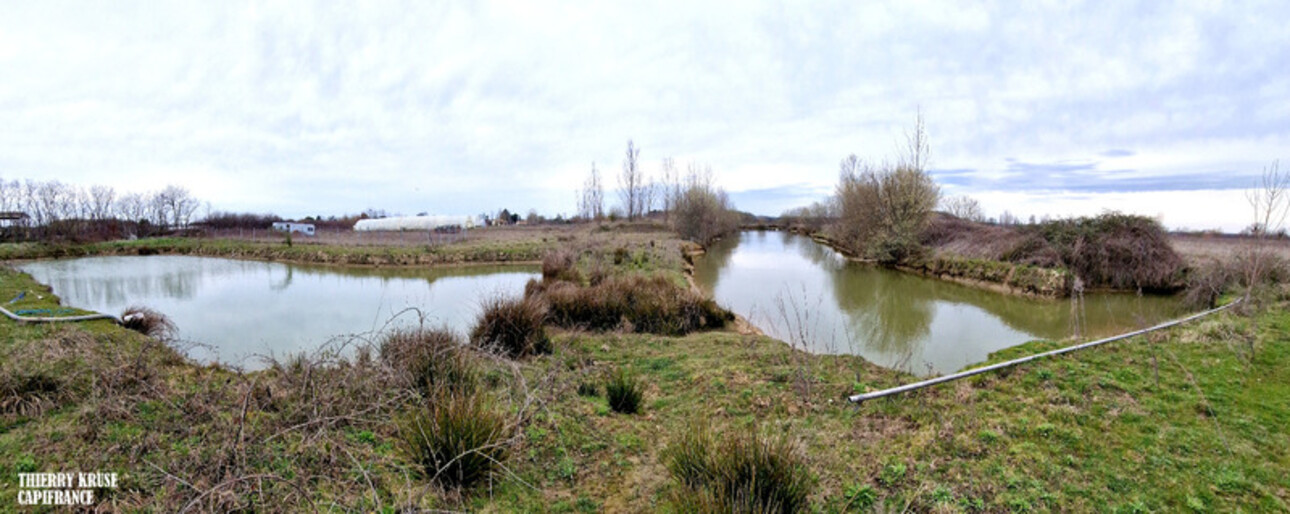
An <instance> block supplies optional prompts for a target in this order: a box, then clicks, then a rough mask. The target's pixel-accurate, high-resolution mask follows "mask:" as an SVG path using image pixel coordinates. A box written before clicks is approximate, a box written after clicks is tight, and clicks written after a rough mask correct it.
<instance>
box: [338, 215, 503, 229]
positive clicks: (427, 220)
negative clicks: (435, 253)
mask: <svg viewBox="0 0 1290 514" xmlns="http://www.w3.org/2000/svg"><path fill="white" fill-rule="evenodd" d="M480 226H483V223H482V222H481V221H480V220H479V218H478V217H476V216H448V215H428V216H399V217H393V218H379V219H366V220H358V223H355V224H354V230H357V231H359V232H372V231H378V230H393V231H431V230H438V229H459V230H464V229H472V228H475V227H480Z"/></svg>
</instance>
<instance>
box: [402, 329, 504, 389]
mask: <svg viewBox="0 0 1290 514" xmlns="http://www.w3.org/2000/svg"><path fill="white" fill-rule="evenodd" d="M380 352H381V360H383V361H385V363H386V364H388V365H389V366H390V367H391V368H393V369H394V370H395V372H396V374H397V375H399V376H400V378H401V379H402V381H403V382H404V383H406V384H407V385H408V386H410V387H411V388H414V389H417V390H420V391H421V392H422V393H423V394H427V395H428V394H430V393H431V392H433V391H435V390H438V389H448V390H451V391H454V392H462V393H469V392H472V391H474V390H475V386H476V384H477V383H478V382H479V375H480V372H479V368H478V366H476V364H475V361H474V359H472V358H471V356H470V353H469V352H467V351H466V348H465V346H464V345H463V343H462V341H461V339H460V338H459V337H458V336H457V335H456V334H455V333H453V332H452V331H451V330H448V329H447V328H446V327H443V328H435V329H427V328H412V329H399V330H395V331H393V332H390V333H389V334H387V335H386V336H385V338H384V339H382V340H381V346H380Z"/></svg>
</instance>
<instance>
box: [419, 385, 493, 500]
mask: <svg viewBox="0 0 1290 514" xmlns="http://www.w3.org/2000/svg"><path fill="white" fill-rule="evenodd" d="M399 434H400V436H401V438H402V440H403V442H404V445H405V447H406V449H407V452H408V456H409V457H410V458H411V460H412V462H413V463H415V464H416V465H418V466H419V467H420V468H421V469H422V471H423V472H424V473H425V474H426V476H427V477H429V478H430V479H431V480H433V481H436V482H438V483H440V484H442V485H445V486H450V487H462V488H469V487H472V486H474V485H476V484H479V483H481V482H483V481H484V480H486V479H488V478H489V477H491V476H493V474H494V473H496V472H497V471H498V470H499V469H500V468H501V466H502V463H503V462H504V461H505V459H506V455H507V453H508V450H509V439H510V430H509V429H508V427H507V423H506V418H505V417H504V416H503V415H502V414H501V413H499V412H498V411H497V410H496V409H493V408H492V407H491V406H490V404H489V403H488V401H487V400H486V399H485V397H484V396H482V395H480V394H460V393H452V392H443V393H441V394H438V395H434V396H432V397H430V398H428V399H427V400H426V402H425V403H424V404H423V405H419V406H417V407H415V408H413V409H412V410H411V411H410V412H408V413H407V414H405V415H404V416H403V418H402V419H401V420H400V423H399Z"/></svg>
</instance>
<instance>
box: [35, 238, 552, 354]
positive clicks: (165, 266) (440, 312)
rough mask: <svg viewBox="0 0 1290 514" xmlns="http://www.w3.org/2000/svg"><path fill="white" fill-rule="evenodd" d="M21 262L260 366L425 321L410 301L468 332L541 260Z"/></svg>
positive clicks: (65, 292)
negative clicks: (430, 264) (344, 264)
mask: <svg viewBox="0 0 1290 514" xmlns="http://www.w3.org/2000/svg"><path fill="white" fill-rule="evenodd" d="M18 268H20V269H22V270H23V271H25V272H27V273H29V274H31V275H32V276H33V277H34V278H35V279H36V280H37V281H39V282H41V283H44V284H48V285H49V286H50V287H52V288H53V290H54V294H57V295H58V296H59V297H61V298H62V300H63V304H64V305H70V306H74V307H79V308H83V309H89V310H93V311H98V312H104V313H108V314H114V315H120V314H121V312H122V311H124V310H125V309H126V308H127V307H129V306H132V305H140V306H146V307H150V308H153V309H156V310H158V311H160V312H162V313H164V314H165V315H166V316H168V317H170V319H171V320H173V321H174V322H175V324H176V325H177V326H178V328H179V337H180V338H181V339H182V340H184V341H187V342H191V343H200V345H197V346H193V347H192V348H190V349H186V351H187V352H188V354H189V356H190V357H193V358H194V359H196V360H198V361H201V362H211V361H219V362H223V363H227V364H233V365H237V366H242V367H244V368H246V369H258V368H260V367H262V366H263V363H262V362H261V360H260V359H258V358H257V356H265V355H272V356H276V357H283V356H286V355H289V354H298V353H301V352H308V351H312V350H314V349H316V348H318V347H319V346H320V345H322V344H324V343H327V342H328V341H330V340H333V338H335V337H337V336H345V335H349V334H365V333H371V332H374V331H378V330H381V329H382V328H387V327H386V325H387V323H389V324H390V326H409V325H415V324H417V323H419V322H420V319H419V315H418V313H417V312H404V311H405V310H406V309H408V308H416V309H419V310H420V314H423V315H424V316H425V321H426V322H427V323H429V324H431V325H433V326H439V325H447V326H448V327H449V328H451V329H452V330H455V331H457V332H458V333H461V334H463V335H464V334H465V333H466V332H468V331H469V330H470V327H471V325H472V324H473V323H474V322H475V319H476V317H477V315H478V313H479V305H480V301H481V300H483V299H485V298H486V297H487V296H488V295H492V294H506V295H518V294H522V293H523V291H524V284H525V283H526V282H527V281H528V280H529V279H530V278H535V277H537V276H538V274H537V269H536V267H534V266H471V267H456V268H440V269H433V270H409V269H394V270H391V269H370V268H332V267H315V266H300V265H294V264H283V263H271V262H256V261H239V260H231V259H219V258H208V257H187V256H138V257H135V256H130V257H87V258H81V259H71V260H56V261H37V262H31V263H26V264H23V265H20V266H18ZM400 313H402V314H400ZM396 315H398V316H397V317H396ZM180 346H192V345H184V344H182V343H181V345H180Z"/></svg>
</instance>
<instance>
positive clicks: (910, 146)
mask: <svg viewBox="0 0 1290 514" xmlns="http://www.w3.org/2000/svg"><path fill="white" fill-rule="evenodd" d="M904 154H905V155H904V156H903V159H902V160H903V161H904V162H902V163H901V164H902V165H903V166H905V167H908V168H913V169H915V170H918V171H926V170H927V161H928V160H929V159H931V157H932V149H931V146H930V142H929V140H928V138H927V128H926V126H925V125H923V109H922V108H919V109H918V114H917V115H916V116H915V118H914V128H913V129H912V130H909V131H906V132H905V152H904Z"/></svg>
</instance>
